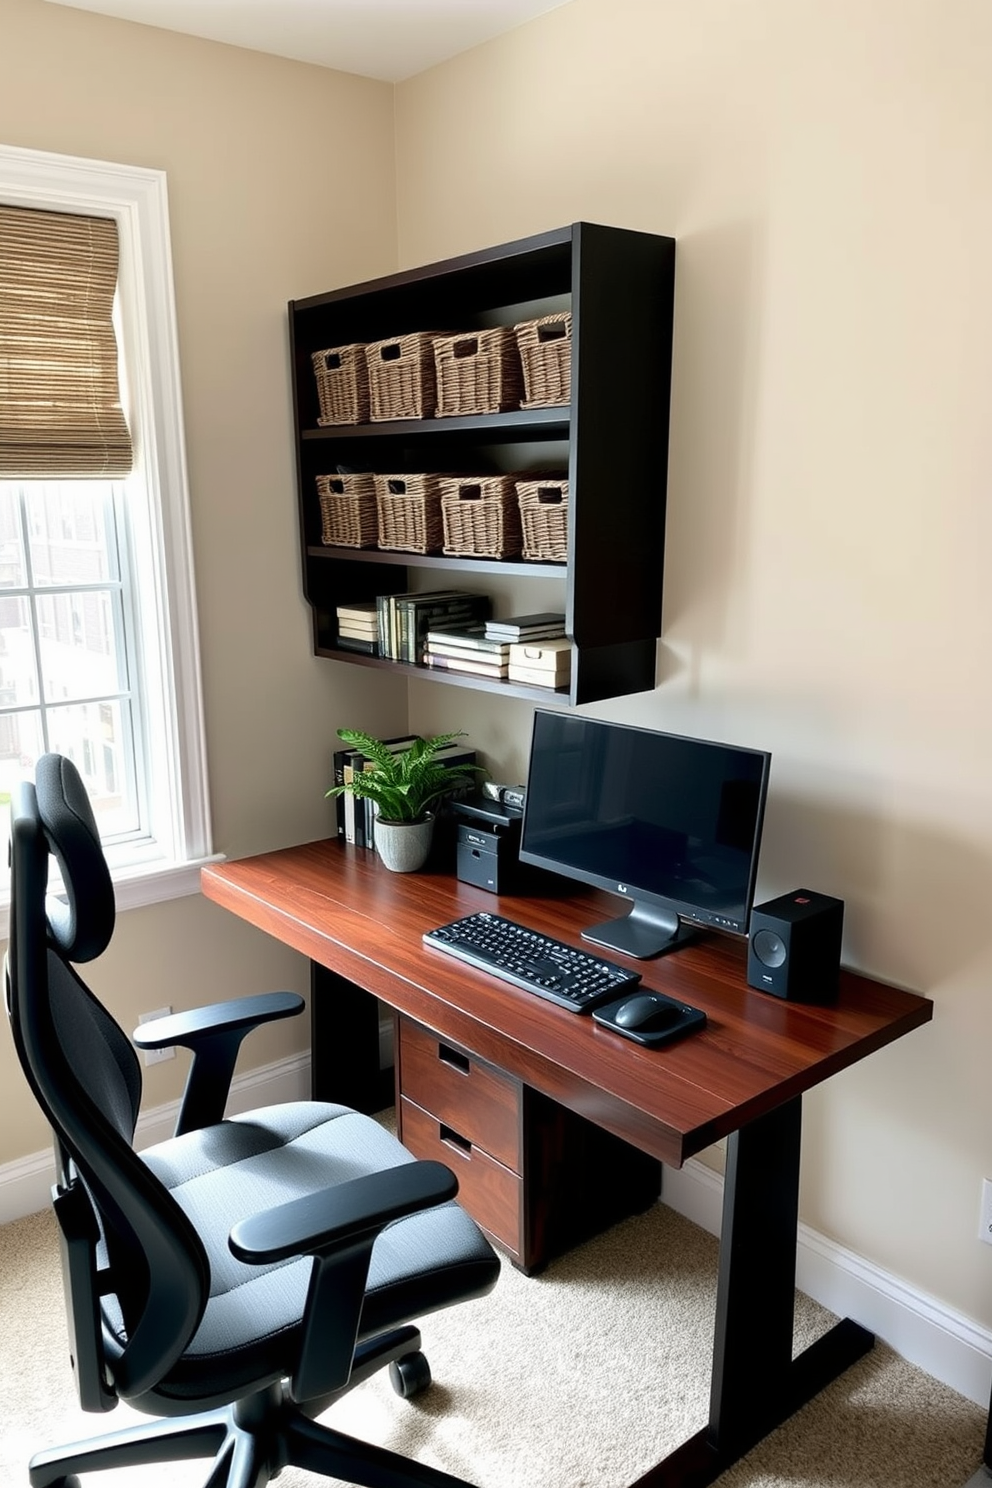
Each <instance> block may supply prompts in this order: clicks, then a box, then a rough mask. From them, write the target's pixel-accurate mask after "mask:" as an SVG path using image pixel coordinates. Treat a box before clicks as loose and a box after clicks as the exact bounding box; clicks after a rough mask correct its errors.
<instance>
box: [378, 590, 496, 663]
mask: <svg viewBox="0 0 992 1488" xmlns="http://www.w3.org/2000/svg"><path fill="white" fill-rule="evenodd" d="M491 608H492V605H491V601H490V599H489V596H488V595H487V594H468V593H465V592H464V591H459V590H457V589H456V590H452V591H451V592H450V593H448V594H443V593H442V594H437V595H435V594H418V595H410V596H406V597H404V598H403V599H401V600H400V601H399V602H398V603H397V606H396V621H397V628H398V631H399V636H398V650H399V659H400V660H401V661H409V662H418V661H419V660H420V653H421V651H422V650H423V641H424V636H425V635H426V633H427V632H428V631H429V630H430V629H431V628H432V627H433V626H435V625H442V624H445V623H450V624H459V625H468V624H470V623H471V622H472V621H473V620H478V621H484V620H485V618H486V616H487V615H488V614H489V612H490V609H491Z"/></svg>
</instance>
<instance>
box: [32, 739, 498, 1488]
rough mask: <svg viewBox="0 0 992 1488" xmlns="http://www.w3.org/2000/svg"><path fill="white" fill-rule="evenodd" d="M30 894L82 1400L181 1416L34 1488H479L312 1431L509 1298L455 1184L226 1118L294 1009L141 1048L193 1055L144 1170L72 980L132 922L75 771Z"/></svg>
mask: <svg viewBox="0 0 992 1488" xmlns="http://www.w3.org/2000/svg"><path fill="white" fill-rule="evenodd" d="M52 856H54V857H55V859H56V860H57V862H58V864H59V867H60V869H61V876H62V883H63V892H62V893H61V894H60V896H59V897H53V896H52V895H50V894H49V892H48V870H49V860H50V857H52ZM11 879H12V882H11V930H10V944H9V949H8V955H7V1007H8V1013H9V1017H10V1022H11V1027H12V1031H13V1036H14V1042H15V1044H16V1047H17V1052H18V1055H19V1057H20V1060H21V1064H22V1066H23V1069H24V1072H25V1074H26V1076H27V1079H28V1082H29V1084H30V1086H31V1088H32V1090H33V1092H34V1094H35V1096H36V1097H37V1099H38V1101H39V1102H40V1104H41V1107H42V1109H43V1110H44V1111H45V1114H46V1116H47V1118H48V1120H49V1122H50V1124H51V1126H52V1130H53V1134H54V1141H55V1154H56V1166H57V1182H56V1185H55V1188H54V1190H53V1199H54V1204H55V1211H56V1215H57V1217H58V1227H59V1232H60V1240H61V1247H62V1260H63V1274H64V1278H65V1284H66V1293H67V1306H68V1316H69V1331H70V1340H69V1342H70V1354H71V1358H72V1361H73V1367H74V1369H75V1374H76V1383H77V1388H78V1391H79V1397H80V1402H81V1404H82V1405H83V1407H84V1408H85V1409H87V1410H92V1411H107V1410H110V1409H112V1408H113V1407H114V1406H115V1405H116V1404H117V1401H118V1400H119V1399H122V1400H126V1401H128V1402H129V1403H130V1404H131V1405H133V1406H135V1407H137V1409H139V1410H141V1411H144V1412H147V1413H148V1414H149V1415H153V1416H157V1417H160V1418H164V1419H159V1420H155V1421H150V1422H148V1423H147V1424H146V1423H144V1422H142V1423H141V1424H140V1425H138V1426H136V1427H132V1428H130V1429H128V1430H125V1431H121V1432H116V1433H114V1434H113V1435H109V1436H103V1437H98V1438H96V1439H95V1440H94V1441H92V1442H77V1443H75V1444H73V1445H72V1446H69V1447H64V1448H61V1449H57V1450H52V1451H43V1452H40V1453H38V1454H37V1455H36V1456H35V1457H34V1458H33V1459H32V1462H31V1465H30V1472H29V1477H30V1482H31V1484H32V1485H33V1488H78V1484H79V1480H78V1478H77V1477H76V1476H75V1475H76V1474H77V1473H80V1472H86V1471H94V1470H97V1469H104V1468H108V1467H113V1466H135V1465H140V1464H143V1463H147V1462H163V1461H172V1460H177V1459H181V1458H196V1457H208V1458H209V1457H212V1458H213V1459H214V1465H213V1467H212V1468H211V1469H210V1472H209V1476H208V1478H207V1480H206V1485H205V1488H225V1485H226V1488H264V1485H265V1484H266V1483H268V1482H269V1481H270V1480H271V1479H272V1478H273V1477H275V1476H276V1475H277V1474H278V1472H279V1471H280V1469H281V1468H282V1467H284V1466H285V1465H287V1464H289V1463H293V1464H295V1465H297V1466H299V1467H303V1468H306V1469H308V1470H310V1471H311V1472H315V1473H319V1474H323V1475H325V1476H327V1477H333V1478H335V1479H340V1480H343V1481H345V1482H348V1483H361V1484H365V1485H367V1488H408V1485H419V1488H466V1485H465V1484H464V1483H463V1482H462V1480H461V1479H456V1478H454V1477H451V1476H450V1475H449V1474H447V1473H443V1472H440V1471H438V1470H436V1469H434V1468H430V1467H427V1466H423V1465H420V1464H417V1463H415V1462H412V1461H409V1460H408V1459H405V1458H402V1457H399V1456H397V1455H396V1454H395V1453H392V1452H388V1451H385V1450H383V1449H382V1448H379V1447H375V1446H371V1445H368V1444H366V1443H364V1442H359V1441H354V1440H352V1439H350V1438H348V1437H346V1436H343V1435H342V1434H341V1433H339V1432H336V1431H334V1430H332V1429H331V1428H330V1427H328V1426H327V1425H326V1424H322V1423H318V1422H316V1421H315V1420H314V1419H313V1418H314V1417H315V1416H316V1415H318V1414H319V1413H320V1412H321V1411H323V1410H324V1409H326V1407H327V1406H328V1405H329V1404H330V1403H331V1402H332V1401H333V1400H335V1399H336V1398H337V1397H338V1396H340V1395H341V1394H342V1393H343V1392H344V1391H346V1390H347V1389H349V1388H350V1387H351V1386H352V1385H355V1384H357V1383H359V1382H360V1381H362V1380H364V1379H366V1378H368V1376H369V1375H370V1374H372V1373H373V1372H374V1371H375V1370H377V1369H379V1368H381V1367H382V1366H383V1365H385V1364H388V1365H389V1366H390V1374H391V1377H392V1380H393V1384H394V1388H396V1389H397V1391H398V1393H400V1394H401V1395H409V1394H413V1393H415V1392H416V1391H417V1390H418V1389H420V1388H423V1387H424V1386H425V1385H426V1384H428V1383H429V1382H430V1370H429V1367H428V1366H427V1361H426V1359H424V1357H423V1355H422V1354H421V1353H420V1335H419V1332H418V1331H417V1329H416V1327H414V1326H412V1323H411V1320H412V1319H414V1318H417V1317H420V1316H422V1315H423V1314H424V1313H426V1312H430V1311H433V1310H435V1309H437V1308H441V1307H445V1306H447V1305H449V1304H450V1303H455V1302H459V1301H463V1300H466V1299H468V1298H472V1297H479V1296H482V1295H484V1294H485V1293H486V1292H488V1291H489V1290H491V1288H492V1287H493V1285H494V1284H495V1281H496V1277H497V1274H498V1261H497V1259H496V1256H495V1254H494V1253H493V1251H492V1249H491V1247H490V1246H489V1244H488V1243H487V1241H486V1240H485V1239H484V1237H483V1236H482V1235H481V1233H480V1232H479V1230H478V1229H477V1228H476V1226H475V1224H474V1223H473V1222H472V1220H471V1219H469V1217H468V1215H466V1214H465V1213H464V1212H463V1211H462V1210H461V1209H460V1208H459V1207H458V1205H457V1204H455V1203H453V1202H452V1200H453V1198H454V1194H455V1191H456V1188H457V1184H456V1180H455V1178H454V1176H453V1175H452V1174H451V1173H449V1171H448V1170H447V1168H445V1167H444V1166H442V1165H441V1164H440V1163H428V1162H416V1161H415V1160H414V1159H413V1158H412V1157H411V1156H410V1154H409V1153H408V1152H407V1151H406V1149H405V1148H404V1147H402V1146H401V1145H400V1143H399V1142H397V1141H396V1139H395V1138H394V1137H392V1136H391V1135H390V1134H389V1133H388V1132H386V1131H385V1130H384V1129H383V1128H382V1127H381V1125H380V1124H379V1123H378V1122H376V1121H374V1120H373V1119H372V1118H371V1117H368V1116H363V1115H360V1114H358V1113H357V1112H355V1111H352V1110H349V1109H348V1108H347V1107H344V1106H337V1105H330V1104H326V1103H319V1102H311V1101H300V1102H291V1103H287V1104H284V1105H279V1106H269V1107H266V1108H264V1109H260V1110H257V1111H252V1112H249V1113H247V1114H246V1115H243V1116H238V1117H234V1118H232V1119H230V1120H223V1119H222V1115H223V1109H224V1104H225V1101H226V1098H227V1089H228V1082H229V1080H230V1076H231V1073H232V1070H233V1067H234V1063H235V1059H236V1056H237V1050H238V1046H239V1045H240V1043H241V1041H242V1039H243V1038H244V1036H245V1034H246V1033H248V1032H249V1031H250V1030H251V1029H252V1028H254V1027H256V1026H257V1025H258V1024H259V1023H262V1022H265V1021H268V1020H271V1019H273V1018H281V1017H285V1016H288V1015H290V1014H292V1013H295V1012H298V1011H299V1010H300V1007H301V1005H302V999H300V998H298V997H296V996H295V994H290V993H272V994H262V995H261V996H258V997H246V998H241V999H238V1000H235V1001H233V1002H231V1003H226V1004H225V1003H221V1004H217V1005H214V1006H212V1007H208V1008H204V1009H200V1010H199V1011H197V1012H190V1013H177V1014H175V1015H173V1016H171V1017H168V1018H166V1019H162V1020H161V1021H156V1022H155V1023H154V1024H147V1025H143V1026H142V1028H141V1029H140V1030H139V1032H138V1034H137V1035H136V1041H137V1042H138V1043H139V1044H141V1045H143V1046H144V1047H146V1048H159V1047H164V1046H166V1045H171V1044H179V1045H182V1046H184V1047H186V1048H188V1049H190V1050H191V1051H192V1054H193V1059H192V1063H191V1067H190V1072H189V1077H188V1081H187V1085H186V1090H185V1093H184V1096H183V1100H182V1103H181V1108H180V1115H179V1121H178V1126H177V1131H176V1135H175V1136H173V1137H172V1138H170V1139H169V1140H168V1141H165V1142H161V1143H159V1144H158V1145H157V1146H155V1147H151V1148H148V1149H146V1150H145V1151H144V1152H142V1153H140V1154H139V1153H137V1152H136V1151H135V1150H134V1147H133V1136H134V1130H135V1121H136V1118H137V1114H138V1107H139V1101H140V1097H141V1074H140V1068H139V1064H138V1058H137V1055H136V1054H135V1051H134V1049H133V1047H132V1045H131V1043H130V1042H129V1040H128V1039H127V1038H126V1036H125V1035H124V1033H123V1032H122V1031H121V1029H120V1028H119V1027H118V1025H117V1024H116V1023H115V1022H114V1020H113V1019H112V1017H111V1016H110V1014H109V1013H108V1012H107V1010H106V1009H105V1008H104V1007H103V1006H102V1005H101V1003H100V1002H99V1001H98V1000H97V999H96V997H95V996H94V995H93V994H92V993H91V992H90V991H89V989H88V988H87V987H86V986H85V984H84V983H83V981H82V980H81V979H80V977H79V975H78V974H77V972H76V971H75V970H74V965H73V964H70V963H79V962H85V961H90V960H93V959H94V958H95V957H97V956H99V955H100V954H101V952H102V951H103V950H104V949H105V948H106V946H107V944H108V942H109V940H110V937H111V934H112V932H113V928H114V917H115V903H114V891H113V886H112V883H111V879H110V873H109V870H108V867H107V863H106V860H105V858H104V855H103V850H102V848H101V846H100V839H99V835H98V832H97V827H96V823H95V819H94V815H93V810H92V807H91V804H90V801H89V798H88V796H87V794H86V790H85V788H84V786H83V783H82V781H81V779H80V776H79V774H78V772H77V770H76V769H75V766H74V765H73V764H72V763H71V761H69V760H67V759H65V758H64V757H62V756H61V755H57V754H48V755H45V756H44V757H43V758H42V759H41V760H40V761H39V762H38V767H37V771H36V777H35V783H34V784H31V783H28V782H25V783H23V784H22V785H20V786H19V787H18V788H17V790H16V792H15V794H14V797H13V802H12V808H11Z"/></svg>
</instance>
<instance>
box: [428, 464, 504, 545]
mask: <svg viewBox="0 0 992 1488" xmlns="http://www.w3.org/2000/svg"><path fill="white" fill-rule="evenodd" d="M441 519H442V522H443V524H444V551H445V552H446V553H458V554H462V555H465V556H468V557H476V558H515V557H517V556H518V555H519V553H520V551H521V549H522V547H523V530H522V528H521V525H520V506H519V503H518V501H517V491H516V479H515V477H514V476H512V475H466V476H442V478H441Z"/></svg>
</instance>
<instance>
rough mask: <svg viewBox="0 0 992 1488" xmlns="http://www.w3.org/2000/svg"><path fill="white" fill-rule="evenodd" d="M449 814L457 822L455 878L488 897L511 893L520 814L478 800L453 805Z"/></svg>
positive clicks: (517, 862)
mask: <svg viewBox="0 0 992 1488" xmlns="http://www.w3.org/2000/svg"><path fill="white" fill-rule="evenodd" d="M453 810H454V813H455V816H456V818H457V821H458V844H457V864H456V869H455V872H456V875H457V877H458V878H459V879H460V880H461V882H462V883H470V884H475V885H477V887H478V888H480V889H488V890H489V891H490V893H492V894H508V893H511V892H512V891H513V890H514V889H516V888H517V887H518V875H519V871H520V859H519V856H518V851H519V848H520V824H521V822H522V820H523V813H522V812H521V811H519V810H515V809H514V808H513V807H508V806H504V805H503V804H502V803H501V802H499V801H491V800H488V799H485V798H483V797H482V796H472V797H469V798H468V799H467V800H463V801H456V802H454V804H453Z"/></svg>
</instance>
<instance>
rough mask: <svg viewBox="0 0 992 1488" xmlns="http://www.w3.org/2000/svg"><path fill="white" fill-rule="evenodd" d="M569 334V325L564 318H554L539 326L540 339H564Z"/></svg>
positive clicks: (538, 337) (538, 336) (538, 335)
mask: <svg viewBox="0 0 992 1488" xmlns="http://www.w3.org/2000/svg"><path fill="white" fill-rule="evenodd" d="M567 335H568V327H567V325H566V324H565V322H564V321H563V320H553V321H551V323H550V324H549V325H542V326H538V328H537V339H538V341H562V340H564V338H565V337H566V336H567Z"/></svg>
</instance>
